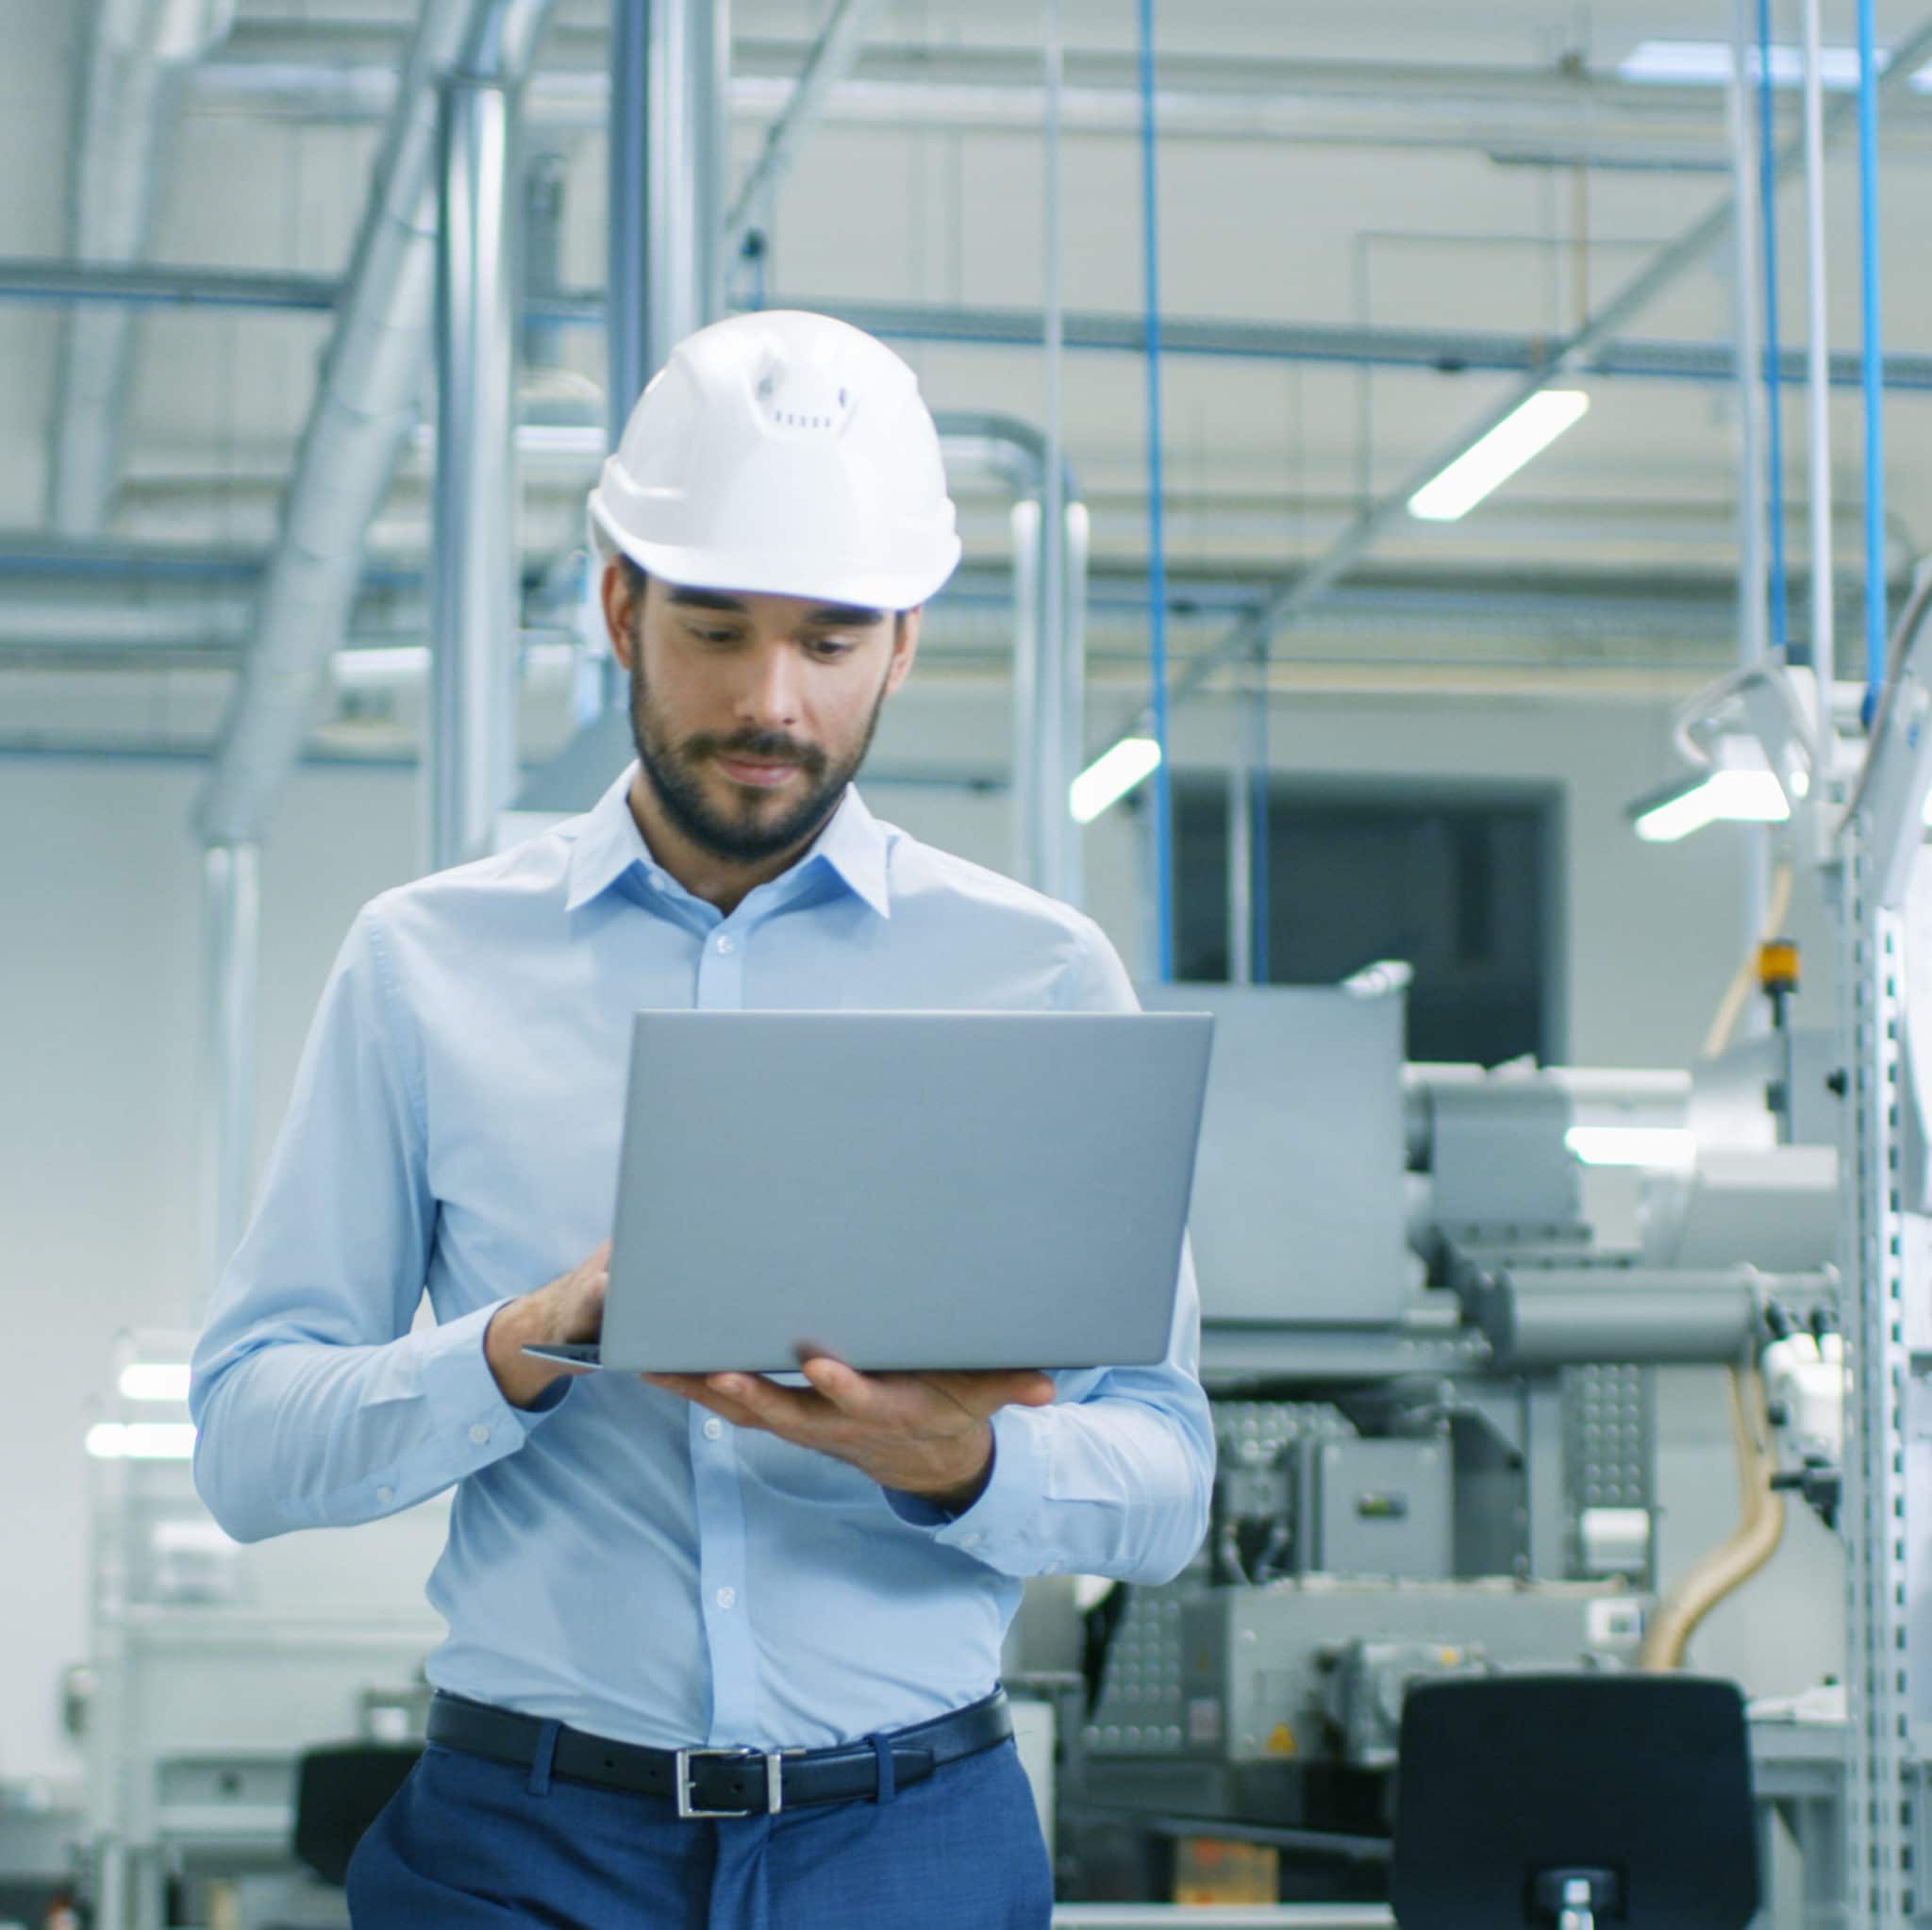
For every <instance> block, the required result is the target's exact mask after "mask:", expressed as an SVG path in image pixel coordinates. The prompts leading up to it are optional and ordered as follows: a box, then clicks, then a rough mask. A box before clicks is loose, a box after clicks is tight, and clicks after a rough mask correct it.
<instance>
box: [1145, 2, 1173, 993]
mask: <svg viewBox="0 0 1932 1930" xmlns="http://www.w3.org/2000/svg"><path fill="white" fill-rule="evenodd" d="M1139 10H1140V26H1141V232H1142V236H1143V248H1142V259H1141V270H1142V281H1143V289H1144V302H1145V308H1146V311H1147V313H1146V335H1145V341H1144V353H1145V360H1146V366H1147V598H1148V610H1147V614H1148V658H1149V661H1148V678H1149V682H1150V684H1151V686H1152V690H1151V692H1150V702H1149V708H1150V710H1151V712H1152V716H1153V724H1154V742H1155V746H1156V748H1157V750H1158V752H1159V758H1160V761H1159V762H1158V764H1156V766H1155V767H1154V903H1155V931H1156V942H1155V951H1156V960H1157V966H1158V970H1157V974H1156V975H1157V976H1158V978H1159V980H1160V982H1161V983H1162V984H1163V985H1165V984H1168V983H1170V982H1171V981H1172V980H1173V978H1174V788H1173V785H1172V783H1171V782H1170V779H1169V773H1168V768H1167V531H1166V524H1165V518H1164V504H1163V500H1162V496H1163V489H1164V484H1163V480H1162V474H1161V453H1162V452H1161V434H1160V229H1159V218H1158V208H1156V205H1155V172H1154V158H1155V143H1154V0H1139Z"/></svg>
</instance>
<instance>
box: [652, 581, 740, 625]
mask: <svg viewBox="0 0 1932 1930" xmlns="http://www.w3.org/2000/svg"><path fill="white" fill-rule="evenodd" d="M670 600H671V602H673V603H675V604H681V605H683V607H685V608H687V609H718V610H726V611H728V612H729V613H730V614H731V615H732V616H735V617H743V616H749V615H750V614H751V611H750V608H749V607H748V606H747V605H746V604H744V603H743V602H742V601H741V599H740V598H738V597H735V596H725V595H724V594H723V593H722V592H721V591H716V590H688V589H686V588H685V586H684V585H683V584H681V583H680V584H674V585H673V586H672V588H671V596H670Z"/></svg>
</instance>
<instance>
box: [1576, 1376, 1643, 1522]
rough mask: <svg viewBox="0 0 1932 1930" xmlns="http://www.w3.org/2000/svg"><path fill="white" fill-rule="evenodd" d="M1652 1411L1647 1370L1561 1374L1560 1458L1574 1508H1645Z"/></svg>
mask: <svg viewBox="0 0 1932 1930" xmlns="http://www.w3.org/2000/svg"><path fill="white" fill-rule="evenodd" d="M1656 1409H1657V1378H1656V1375H1655V1374H1654V1373H1651V1371H1650V1370H1649V1369H1647V1368H1641V1367H1572V1368H1567V1369H1566V1370H1565V1371H1564V1374H1563V1423H1564V1427H1563V1432H1564V1454H1565V1459H1566V1464H1567V1466H1568V1468H1569V1472H1570V1493H1571V1498H1572V1500H1573V1502H1574V1506H1576V1507H1577V1508H1579V1509H1582V1508H1586V1507H1648V1506H1650V1505H1651V1499H1652V1473H1653V1469H1652V1456H1651V1443H1652V1442H1653V1441H1654V1440H1655V1439H1656V1426H1655V1423H1656V1418H1657V1415H1656Z"/></svg>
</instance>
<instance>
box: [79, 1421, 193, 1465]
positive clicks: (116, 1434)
mask: <svg viewBox="0 0 1932 1930" xmlns="http://www.w3.org/2000/svg"><path fill="white" fill-rule="evenodd" d="M87 1451H88V1453H89V1454H90V1455H92V1456H93V1458H94V1459H95V1460H97V1461H185V1460H188V1459H190V1458H191V1457H192V1455H193V1453H194V1429H193V1427H192V1425H191V1424H190V1423H188V1422H186V1421H181V1422H174V1421H128V1422H120V1421H97V1422H95V1423H94V1424H93V1425H92V1427H90V1428H89V1429H88V1431H87Z"/></svg>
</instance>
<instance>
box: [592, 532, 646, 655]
mask: <svg viewBox="0 0 1932 1930" xmlns="http://www.w3.org/2000/svg"><path fill="white" fill-rule="evenodd" d="M630 585H631V578H630V573H629V571H627V570H626V569H625V567H624V563H623V559H622V558H621V557H611V559H610V560H609V561H608V563H606V564H605V565H604V581H603V583H602V585H601V586H600V590H599V600H600V601H601V602H602V604H603V606H604V632H605V635H606V636H608V638H609V639H610V654H611V655H612V656H613V657H616V658H617V660H618V662H619V663H621V664H623V666H624V668H625V672H626V673H627V674H628V673H629V672H631V671H634V670H635V669H636V665H635V664H634V663H633V661H632V658H633V657H634V656H635V655H636V649H637V626H638V620H639V618H640V617H641V616H642V614H643V611H642V610H641V607H639V606H640V604H641V601H642V599H641V598H640V597H638V596H635V595H633V594H632V593H631V587H630Z"/></svg>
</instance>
